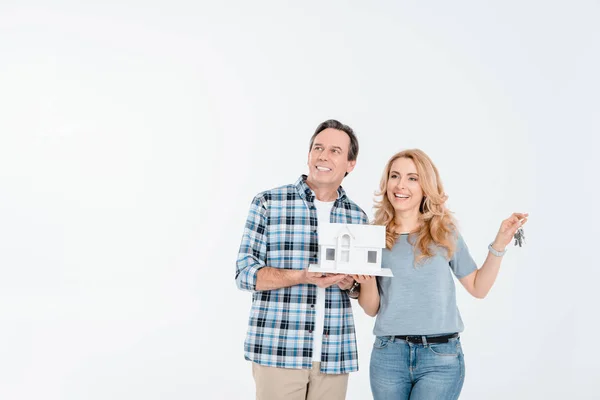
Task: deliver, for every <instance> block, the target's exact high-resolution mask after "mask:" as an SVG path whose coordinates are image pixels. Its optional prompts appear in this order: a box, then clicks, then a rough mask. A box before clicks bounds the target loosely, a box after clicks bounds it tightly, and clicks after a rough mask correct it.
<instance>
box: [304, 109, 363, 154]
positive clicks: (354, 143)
mask: <svg viewBox="0 0 600 400" xmlns="http://www.w3.org/2000/svg"><path fill="white" fill-rule="evenodd" d="M328 128H332V129H337V130H338V131H342V132H346V134H347V135H348V136H349V137H350V148H349V149H348V161H355V160H356V158H357V157H358V139H357V138H356V135H355V134H354V131H353V130H352V128H350V127H349V126H348V125H344V124H342V123H341V122H340V121H336V120H335V119H328V120H327V121H325V122H322V123H320V124H319V126H317V129H316V130H315V133H314V134H313V135H312V137H311V138H310V146H309V148H308V151H311V150H312V147H313V144H314V142H315V138H316V137H317V135H318V134H319V133H321V132H323V131H324V130H325V129H328Z"/></svg>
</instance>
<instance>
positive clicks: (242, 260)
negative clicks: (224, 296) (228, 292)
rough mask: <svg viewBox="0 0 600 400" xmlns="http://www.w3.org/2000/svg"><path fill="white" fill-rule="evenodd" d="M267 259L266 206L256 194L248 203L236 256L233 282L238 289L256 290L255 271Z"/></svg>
mask: <svg viewBox="0 0 600 400" xmlns="http://www.w3.org/2000/svg"><path fill="white" fill-rule="evenodd" d="M266 259H267V208H266V206H265V205H264V202H263V199H262V198H261V197H260V196H256V197H255V198H254V200H252V204H251V205H250V211H249V212H248V218H247V219H246V226H245V227H244V235H243V237H242V243H241V244H240V250H239V253H238V257H237V263H236V270H235V282H236V284H237V287H238V288H239V289H240V290H247V291H251V292H253V291H255V290H256V273H257V272H258V270H259V269H261V268H262V267H264V266H265V261H266Z"/></svg>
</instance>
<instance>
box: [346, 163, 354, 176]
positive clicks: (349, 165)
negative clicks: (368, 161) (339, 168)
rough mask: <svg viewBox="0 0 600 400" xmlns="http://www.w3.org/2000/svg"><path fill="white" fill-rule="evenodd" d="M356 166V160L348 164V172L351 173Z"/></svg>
mask: <svg viewBox="0 0 600 400" xmlns="http://www.w3.org/2000/svg"><path fill="white" fill-rule="evenodd" d="M355 166H356V160H354V161H349V162H348V168H346V172H348V173H350V172H352V170H353V169H354V167H355Z"/></svg>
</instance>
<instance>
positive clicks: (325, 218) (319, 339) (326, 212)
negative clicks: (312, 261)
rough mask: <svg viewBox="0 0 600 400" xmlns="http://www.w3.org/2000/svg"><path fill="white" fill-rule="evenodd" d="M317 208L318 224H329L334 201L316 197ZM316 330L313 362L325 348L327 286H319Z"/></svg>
mask: <svg viewBox="0 0 600 400" xmlns="http://www.w3.org/2000/svg"><path fill="white" fill-rule="evenodd" d="M314 203H315V208H316V209H317V226H322V225H324V224H328V223H329V220H330V218H331V217H330V216H331V208H332V207H333V203H334V202H333V201H327V202H325V201H320V200H317V199H315V201H314ZM315 312H316V316H315V330H314V336H313V362H320V361H321V349H322V348H323V329H324V328H325V288H320V287H318V286H317V304H316V306H315Z"/></svg>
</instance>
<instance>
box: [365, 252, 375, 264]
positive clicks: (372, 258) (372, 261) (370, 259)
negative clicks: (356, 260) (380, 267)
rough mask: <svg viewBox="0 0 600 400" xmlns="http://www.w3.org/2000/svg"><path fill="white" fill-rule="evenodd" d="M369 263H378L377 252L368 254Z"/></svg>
mask: <svg viewBox="0 0 600 400" xmlns="http://www.w3.org/2000/svg"><path fill="white" fill-rule="evenodd" d="M367 262H368V263H371V264H375V263H376V262H377V252H376V251H371V250H369V252H368V253H367Z"/></svg>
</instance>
